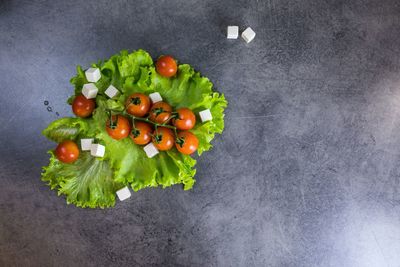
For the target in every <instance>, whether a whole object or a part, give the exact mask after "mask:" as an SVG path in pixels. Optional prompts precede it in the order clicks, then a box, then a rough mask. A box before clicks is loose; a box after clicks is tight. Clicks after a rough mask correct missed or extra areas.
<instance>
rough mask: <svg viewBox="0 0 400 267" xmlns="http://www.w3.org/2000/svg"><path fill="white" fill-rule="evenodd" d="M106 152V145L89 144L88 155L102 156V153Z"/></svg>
mask: <svg viewBox="0 0 400 267" xmlns="http://www.w3.org/2000/svg"><path fill="white" fill-rule="evenodd" d="M105 152H106V147H105V146H103V145H100V144H92V145H91V146H90V155H92V156H93V157H99V158H101V157H104V153H105Z"/></svg>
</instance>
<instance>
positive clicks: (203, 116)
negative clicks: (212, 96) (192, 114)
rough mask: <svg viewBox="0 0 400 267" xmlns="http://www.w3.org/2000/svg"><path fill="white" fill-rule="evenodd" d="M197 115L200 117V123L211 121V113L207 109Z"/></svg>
mask: <svg viewBox="0 0 400 267" xmlns="http://www.w3.org/2000/svg"><path fill="white" fill-rule="evenodd" d="M199 115H200V119H201V121H202V122H206V121H210V120H212V115H211V111H210V110H209V109H205V110H203V111H200V112H199Z"/></svg>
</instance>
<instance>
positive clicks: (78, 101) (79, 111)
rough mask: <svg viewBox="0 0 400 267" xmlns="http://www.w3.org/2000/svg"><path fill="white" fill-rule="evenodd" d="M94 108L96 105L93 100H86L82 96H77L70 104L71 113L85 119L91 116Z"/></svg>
mask: <svg viewBox="0 0 400 267" xmlns="http://www.w3.org/2000/svg"><path fill="white" fill-rule="evenodd" d="M95 106H96V103H95V102H94V100H93V99H87V98H86V97H85V96H84V95H77V96H76V97H75V99H74V101H73V102H72V111H73V112H74V114H75V115H76V116H78V117H81V118H86V117H89V116H90V115H91V114H92V112H93V110H94V108H95Z"/></svg>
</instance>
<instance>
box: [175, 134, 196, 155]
mask: <svg viewBox="0 0 400 267" xmlns="http://www.w3.org/2000/svg"><path fill="white" fill-rule="evenodd" d="M175 146H176V148H177V149H178V151H179V152H181V153H182V154H186V155H190V154H192V153H193V152H195V151H196V150H197V148H198V146H199V139H197V137H196V136H195V135H194V134H192V133H191V132H188V131H183V132H179V133H178V137H177V138H176V143H175Z"/></svg>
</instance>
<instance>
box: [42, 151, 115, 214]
mask: <svg viewBox="0 0 400 267" xmlns="http://www.w3.org/2000/svg"><path fill="white" fill-rule="evenodd" d="M49 153H50V155H51V157H50V164H49V166H47V167H44V168H43V173H42V180H43V181H45V182H47V183H48V185H49V186H50V188H51V189H57V190H58V194H59V195H62V194H63V195H65V196H66V199H67V203H68V204H74V205H76V206H78V207H82V208H86V207H88V208H97V207H100V208H106V207H112V206H114V204H115V192H116V191H117V190H118V189H120V188H121V187H123V185H121V184H118V183H117V182H115V181H114V179H113V175H112V170H111V168H110V166H109V163H108V162H107V161H106V160H99V159H97V158H95V157H92V156H90V154H89V152H83V153H81V155H80V156H79V159H78V160H77V161H75V162H74V163H73V164H64V163H62V162H60V161H59V160H58V159H57V158H56V157H55V156H54V153H53V152H49Z"/></svg>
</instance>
